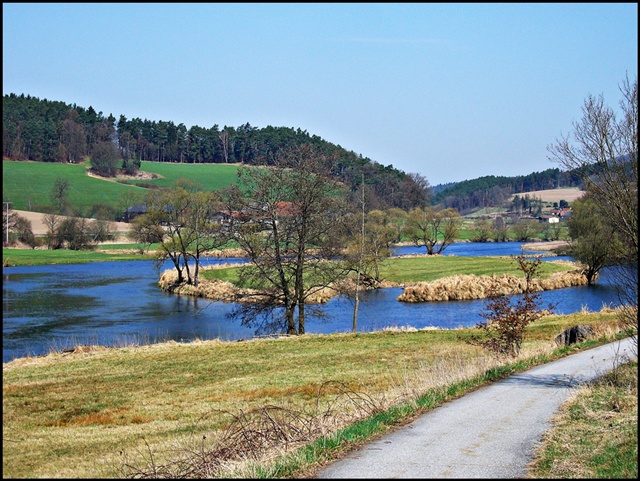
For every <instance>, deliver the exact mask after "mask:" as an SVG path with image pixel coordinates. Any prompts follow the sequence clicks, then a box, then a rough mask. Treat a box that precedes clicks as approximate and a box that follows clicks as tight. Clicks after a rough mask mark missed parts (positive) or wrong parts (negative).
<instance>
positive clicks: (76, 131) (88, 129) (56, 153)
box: [2, 93, 428, 210]
mask: <svg viewBox="0 0 640 481" xmlns="http://www.w3.org/2000/svg"><path fill="white" fill-rule="evenodd" d="M2 127H3V143H2V155H3V159H10V160H21V161H23V160H30V161H36V162H46V163H48V164H66V163H68V164H74V165H77V164H80V163H82V162H84V161H85V160H87V159H90V158H92V157H95V154H96V153H98V154H100V153H104V152H107V153H108V154H109V156H110V159H109V160H108V161H107V163H108V164H107V165H106V167H108V168H107V169H106V170H107V171H108V173H112V172H113V170H115V168H117V169H124V170H126V171H127V173H129V174H132V173H135V172H136V171H137V170H138V169H139V168H140V166H141V163H142V162H158V163H162V164H166V165H171V164H173V165H175V164H185V165H192V166H196V165H197V166H200V165H205V164H209V165H211V164H215V165H232V164H241V165H245V166H263V165H276V164H277V162H278V160H279V158H280V157H281V155H282V153H283V152H285V151H289V152H293V151H295V150H296V149H298V148H299V147H301V146H302V145H307V146H311V147H312V148H313V149H314V150H315V151H316V152H317V153H318V156H319V158H321V159H322V160H321V162H322V163H323V165H322V166H321V167H322V169H323V170H326V171H328V172H329V173H330V175H331V176H332V177H333V178H335V180H337V181H339V182H342V183H343V184H345V185H347V186H349V187H350V188H351V190H352V191H353V192H356V191H357V190H358V189H359V188H360V184H361V182H362V179H363V178H364V182H365V185H366V189H367V190H368V191H369V192H368V205H369V208H371V209H386V208H389V207H398V208H401V209H405V210H406V209H410V208H412V207H415V206H417V205H422V204H424V202H425V201H426V199H427V194H428V188H427V187H428V186H427V185H423V183H422V182H420V180H419V179H416V178H415V177H414V176H412V175H409V174H407V173H405V172H403V171H401V170H399V169H396V168H394V167H393V165H388V166H384V165H382V164H380V163H378V162H376V161H374V160H372V159H369V158H368V157H365V156H363V155H362V154H358V153H356V152H354V151H352V150H348V149H345V148H343V147H342V146H340V145H336V144H333V143H331V142H330V141H328V140H325V139H322V138H321V137H319V136H317V135H312V134H310V133H308V132H307V131H305V130H301V129H300V128H297V129H294V128H289V127H277V126H271V125H268V126H266V127H263V128H259V127H255V126H252V125H250V124H249V123H248V122H247V123H246V124H244V125H240V126H238V127H231V126H227V125H225V126H224V127H222V128H220V127H219V126H218V124H214V125H213V126H212V127H209V128H204V127H200V126H198V125H194V126H192V127H190V128H188V129H187V128H186V126H185V125H184V124H182V123H180V124H177V125H176V124H175V123H174V122H173V121H171V120H169V121H165V120H159V121H157V120H148V119H144V120H143V119H140V118H132V119H128V118H127V117H126V116H125V115H124V114H122V113H121V114H120V115H119V116H118V117H116V116H114V115H113V114H109V115H108V116H105V115H103V113H102V112H97V111H96V109H94V108H93V107H91V106H89V108H84V107H81V106H78V105H76V104H67V103H65V102H62V101H54V100H47V99H42V100H41V99H39V98H37V97H32V96H30V95H25V94H21V95H17V94H14V93H12V94H9V95H4V97H3V103H2ZM98 157H103V156H102V155H98ZM112 161H113V162H115V163H116V164H117V165H111V162H112ZM101 165H102V166H103V167H105V163H104V162H103V163H102V164H101ZM94 167H95V165H94Z"/></svg>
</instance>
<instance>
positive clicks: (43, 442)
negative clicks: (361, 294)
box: [3, 313, 616, 478]
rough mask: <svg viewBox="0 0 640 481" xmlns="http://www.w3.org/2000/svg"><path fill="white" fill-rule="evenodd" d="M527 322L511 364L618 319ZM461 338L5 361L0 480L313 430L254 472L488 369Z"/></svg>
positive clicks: (425, 333) (233, 464) (407, 337)
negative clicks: (236, 434) (243, 429)
mask: <svg viewBox="0 0 640 481" xmlns="http://www.w3.org/2000/svg"><path fill="white" fill-rule="evenodd" d="M576 316H577V317H576ZM538 323H539V326H536V328H535V329H533V330H532V331H531V335H530V337H529V339H528V340H527V341H526V342H525V344H524V345H523V351H522V357H523V358H526V356H531V355H534V354H538V353H541V352H550V351H551V350H552V349H554V348H555V346H554V343H553V338H554V337H555V335H557V334H558V333H559V332H561V331H562V330H563V329H564V328H566V327H569V326H571V325H575V324H578V323H582V324H584V323H586V324H596V325H602V326H608V325H611V326H613V325H615V323H616V321H615V313H611V314H609V313H597V314H588V315H587V317H584V316H583V317H580V316H579V315H574V316H549V317H548V318H543V319H541V320H539V321H537V323H536V324H538ZM468 332H469V330H464V329H462V330H455V331H449V330H419V331H414V330H402V329H398V330H397V331H391V330H389V331H384V332H375V333H366V334H364V333H362V334H333V335H305V336H297V337H287V338H281V339H259V340H257V339H256V340H252V341H244V342H221V341H196V342H192V343H188V344H182V343H175V342H170V343H165V344H155V345H148V346H139V347H135V346H130V347H123V348H111V349H104V348H102V349H101V348H97V349H96V348H78V349H77V351H76V352H75V353H72V352H66V353H56V354H51V355H48V356H45V357H38V358H24V359H20V360H15V361H12V362H10V363H6V364H4V365H3V475H4V476H5V477H53V478H55V477H58V478H60V477H67V478H78V477H90V478H95V477H98V478H100V477H120V476H121V475H122V472H121V468H122V467H123V465H124V464H125V463H128V464H129V466H133V467H137V468H139V469H141V470H143V471H145V472H148V471H146V470H147V469H148V468H149V460H150V456H151V453H153V463H155V464H154V465H155V466H156V467H161V466H165V467H166V466H169V465H170V464H171V463H173V462H175V461H177V460H179V459H181V457H182V456H183V455H184V454H185V453H186V452H191V453H192V454H193V455H197V453H202V452H204V451H211V450H214V449H221V446H220V445H219V444H216V440H220V439H227V441H229V440H230V439H232V438H229V437H227V438H225V433H228V432H233V429H234V422H235V423H238V422H240V423H244V425H246V426H253V424H251V423H254V422H257V423H264V422H266V420H268V419H269V417H271V418H274V417H275V419H279V420H281V421H277V422H276V423H275V424H274V428H275V426H278V425H281V424H287V423H285V422H284V418H283V417H282V416H285V418H286V416H289V418H287V419H290V420H292V421H293V420H294V419H296V421H295V422H292V423H290V424H292V425H293V426H298V425H304V424H305V423H307V424H308V423H312V425H313V429H311V428H309V429H307V430H306V431H304V432H305V433H307V434H308V436H307V435H306V434H305V436H300V437H298V438H297V437H296V436H294V434H291V433H290V434H287V435H286V436H285V438H282V439H289V441H290V442H288V444H287V443H284V445H283V444H278V443H275V444H273V445H271V444H268V445H267V447H268V449H266V448H265V450H264V452H263V453H261V454H260V456H259V457H260V459H259V462H260V463H263V462H265V460H268V459H272V457H273V456H275V455H277V454H279V453H282V452H283V450H285V449H290V448H292V447H294V446H297V444H296V443H300V442H302V443H304V442H307V438H312V437H314V436H316V435H317V434H318V433H319V432H327V431H331V430H335V429H336V428H337V427H338V426H343V425H346V424H348V423H350V422H353V420H354V419H358V418H359V417H361V416H363V415H366V413H367V412H368V411H370V410H371V409H384V408H386V407H388V406H391V405H394V404H396V403H399V402H402V401H406V400H411V399H413V398H415V396H416V395H417V394H419V393H421V392H424V391H425V390H426V389H429V388H431V387H437V386H446V385H448V384H450V383H452V382H455V381H457V380H460V379H466V378H468V377H472V376H474V375H476V374H478V373H482V372H484V371H485V370H486V369H488V368H489V367H492V366H496V365H497V364H498V361H497V360H496V359H495V358H493V356H491V355H489V354H488V353H486V352H484V351H483V350H481V349H480V348H478V347H475V346H471V345H468V344H466V343H464V342H462V341H461V340H460V338H459V336H464V335H465V333H468ZM348 399H351V401H352V402H346V400H348ZM271 407H273V409H271ZM265 408H269V409H267V411H264V409H265ZM327 413H330V414H331V415H330V416H329V415H328V414H327ZM316 423H317V424H316ZM308 425H309V426H311V424H308ZM235 426H237V424H235ZM300 429H302V428H300ZM230 430H231V431H230ZM233 439H235V438H233ZM203 443H204V447H203ZM203 449H204V451H203ZM240 451H242V450H240ZM257 462H258V461H256V459H254V458H252V457H251V456H249V457H248V458H246V459H244V458H241V459H234V458H233V456H230V457H229V458H228V459H227V460H226V461H225V462H224V463H222V464H221V465H220V466H219V467H217V468H216V470H217V471H216V473H218V475H219V476H223V477H224V476H226V475H230V473H236V474H238V473H240V475H241V477H253V476H251V475H250V474H251V472H253V473H254V475H255V471H251V470H252V469H256V468H255V466H256V463H257ZM174 466H175V465H174ZM209 474H211V473H209Z"/></svg>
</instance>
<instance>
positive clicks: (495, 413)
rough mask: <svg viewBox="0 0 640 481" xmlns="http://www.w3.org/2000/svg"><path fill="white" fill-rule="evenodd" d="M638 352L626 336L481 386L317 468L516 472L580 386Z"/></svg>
mask: <svg viewBox="0 0 640 481" xmlns="http://www.w3.org/2000/svg"><path fill="white" fill-rule="evenodd" d="M621 356H628V358H635V357H637V352H636V351H635V348H634V346H633V344H632V341H631V340H630V339H626V340H623V341H617V342H614V343H611V344H607V345H604V346H600V347H596V348H593V349H589V350H587V351H582V352H580V353H577V354H573V355H571V356H568V357H565V358H563V359H560V360H558V361H554V362H551V363H548V364H545V365H542V366H538V367H535V368H533V369H530V370H529V371H526V372H523V373H520V374H515V375H512V376H510V377H509V378H507V379H504V380H502V381H499V382H496V383H494V384H492V385H490V386H486V387H484V388H481V389H479V390H477V391H474V392H472V393H470V394H467V395H465V396H463V397H461V398H459V399H456V400H454V401H452V402H449V403H447V404H445V405H443V406H441V407H439V408H437V409H434V410H433V411H430V412H429V413H427V414H425V415H423V416H421V417H420V418H418V419H417V420H416V421H414V422H412V423H411V424H409V425H407V426H405V427H403V428H401V429H399V430H398V431H395V432H393V433H391V434H388V435H386V436H384V437H382V438H380V439H378V440H376V441H374V442H372V443H370V444H368V445H366V446H363V447H361V448H359V449H357V450H355V451H353V452H351V453H350V454H348V455H347V456H346V457H345V458H343V459H341V460H338V461H335V462H334V463H333V464H330V465H328V466H327V467H325V468H324V469H323V470H322V471H320V472H319V473H318V474H317V476H316V477H318V478H423V479H428V478H518V477H523V476H525V475H526V473H527V465H528V464H529V463H530V462H531V461H532V460H533V455H534V449H535V447H536V445H537V444H538V442H539V440H540V439H541V438H542V435H543V434H544V433H545V431H547V430H548V429H549V428H551V426H552V424H551V419H552V417H553V416H554V414H555V413H556V412H557V411H558V410H559V408H560V406H561V405H562V404H563V403H564V402H565V401H566V400H567V399H568V398H569V395H570V394H571V392H572V390H574V389H575V388H576V387H578V386H580V384H582V383H584V382H587V381H590V380H593V379H595V378H596V377H598V376H599V375H601V374H603V373H604V372H606V371H609V370H611V369H613V367H614V365H615V363H616V362H619V360H620V358H621Z"/></svg>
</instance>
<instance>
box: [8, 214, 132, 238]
mask: <svg viewBox="0 0 640 481" xmlns="http://www.w3.org/2000/svg"><path fill="white" fill-rule="evenodd" d="M14 212H15V213H17V214H18V215H19V216H20V217H24V218H25V219H27V220H28V221H30V222H31V230H33V233H34V234H35V235H44V234H46V233H47V226H46V225H45V223H44V221H43V220H44V216H45V215H46V214H41V213H40V212H30V211H27V210H14ZM60 217H65V216H60ZM113 224H114V229H115V231H116V232H118V233H126V232H129V231H130V230H131V224H127V223H126V222H113Z"/></svg>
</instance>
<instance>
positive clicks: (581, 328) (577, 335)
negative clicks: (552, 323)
mask: <svg viewBox="0 0 640 481" xmlns="http://www.w3.org/2000/svg"><path fill="white" fill-rule="evenodd" d="M592 335H593V326H589V325H588V324H578V325H577V326H573V327H570V328H569V329H566V330H565V331H563V332H562V334H559V335H557V336H556V339H555V341H556V344H557V345H558V346H569V345H571V344H575V343H577V342H582V341H585V340H587V339H589V338H590V337H591V336H592Z"/></svg>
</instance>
